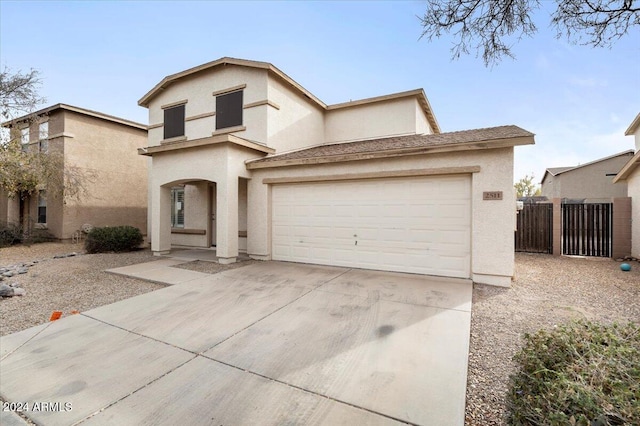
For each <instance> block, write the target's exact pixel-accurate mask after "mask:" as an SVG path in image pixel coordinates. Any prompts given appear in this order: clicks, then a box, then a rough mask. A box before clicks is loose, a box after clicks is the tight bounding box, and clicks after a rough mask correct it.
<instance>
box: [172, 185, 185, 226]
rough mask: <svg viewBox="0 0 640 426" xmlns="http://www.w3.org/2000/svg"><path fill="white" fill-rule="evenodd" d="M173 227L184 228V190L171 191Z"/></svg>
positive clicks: (173, 189) (181, 188)
mask: <svg viewBox="0 0 640 426" xmlns="http://www.w3.org/2000/svg"><path fill="white" fill-rule="evenodd" d="M171 227H172V228H184V188H183V187H177V188H172V189H171Z"/></svg>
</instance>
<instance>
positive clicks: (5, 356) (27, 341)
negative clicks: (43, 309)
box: [0, 322, 52, 361]
mask: <svg viewBox="0 0 640 426" xmlns="http://www.w3.org/2000/svg"><path fill="white" fill-rule="evenodd" d="M51 324H52V322H49V324H47V326H46V327H43V328H42V330H40V331H38V332H37V333H36V334H34V335H33V336H31V337H29V338H28V339H27V340H25V341H24V342H22V344H21V345H19V346H17V347H16V348H14V349H13V350H12V351H10V352H7V353H6V354H4V356H3V357H2V358H0V361H4V360H5V359H6V358H8V357H9V355H11V354H13V353H15V352H16V351H17V350H18V349H20V348H21V347H23V346H24V345H26V344H27V343H29V342H30V341H32V340H33V339H34V338H35V337H36V336H38V335H39V334H40V333H42V332H43V331H45V330H46V329H47V328H49V326H50V325H51Z"/></svg>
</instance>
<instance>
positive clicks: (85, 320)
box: [0, 260, 472, 425]
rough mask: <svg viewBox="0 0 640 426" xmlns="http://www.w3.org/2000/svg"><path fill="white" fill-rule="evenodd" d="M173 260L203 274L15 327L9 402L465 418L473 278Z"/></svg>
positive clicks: (283, 421) (175, 411)
mask: <svg viewBox="0 0 640 426" xmlns="http://www.w3.org/2000/svg"><path fill="white" fill-rule="evenodd" d="M159 262H160V263H158V262H153V266H154V267H152V268H147V270H148V271H149V275H150V276H151V277H152V278H154V280H160V281H161V277H162V270H164V271H165V272H166V273H167V276H169V277H170V278H171V279H172V280H175V279H176V277H177V276H178V275H179V273H180V271H183V272H184V273H185V274H186V275H188V276H189V277H190V279H189V280H187V281H184V280H183V281H180V283H178V284H176V285H173V286H170V287H167V288H164V289H161V290H157V291H154V292H152V293H147V294H143V295H141V296H137V297H134V298H131V299H127V300H124V301H121V302H117V303H114V304H112V305H108V306H103V307H101V308H97V309H93V310H90V311H87V312H83V313H82V314H80V315H73V316H69V317H66V318H63V319H61V320H59V321H55V322H52V323H48V324H44V325H41V326H38V327H34V328H31V329H28V330H25V331H22V332H20V333H16V334H12V335H9V336H4V337H2V338H1V339H0V350H1V357H2V360H1V361H0V395H1V396H2V398H3V399H4V400H5V401H8V402H13V403H22V404H23V411H24V404H28V405H27V409H28V411H24V413H25V414H26V415H27V416H28V417H30V418H31V419H33V420H35V421H36V422H38V423H41V424H45V425H72V424H76V423H81V424H82V425H94V424H95V425H103V424H109V425H165V424H166V425H175V424H185V425H198V424H202V425H210V424H215V425H257V424H260V425H296V424H327V425H342V424H344V425H354V424H358V425H365V424H367V425H368V424H372V425H378V424H380V425H382V424H415V425H434V424H438V425H462V424H463V423H464V404H465V390H466V375H467V356H468V348H469V328H470V319H471V314H470V310H471V291H472V285H471V282H470V281H466V280H458V279H444V278H434V277H427V276H420V275H411V274H399V273H388V272H377V271H365V270H358V269H348V268H339V267H326V266H314V265H303V264H295V263H282V262H260V263H255V264H252V265H249V266H245V267H242V268H238V269H234V270H228V271H225V272H222V273H219V274H215V275H207V274H201V273H196V275H194V274H190V272H192V271H186V270H182V269H177V268H173V267H172V265H175V262H176V261H168V260H164V261H159ZM172 262H173V263H172ZM146 265H151V264H146ZM136 267H137V269H136V268H135V267H134V269H135V270H137V271H138V274H139V275H138V276H139V277H140V278H145V276H144V275H145V274H144V273H143V272H140V271H142V270H143V269H145V268H144V266H140V265H136ZM162 268H164V269H162ZM197 274H200V275H197ZM158 277H160V278H158ZM14 408H18V407H16V406H14ZM7 418H8V413H3V420H4V419H7ZM13 420H16V419H15V418H13ZM7 421H8V420H7Z"/></svg>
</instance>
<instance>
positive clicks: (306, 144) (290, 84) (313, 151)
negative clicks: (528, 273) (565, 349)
mask: <svg viewBox="0 0 640 426" xmlns="http://www.w3.org/2000/svg"><path fill="white" fill-rule="evenodd" d="M139 104H140V105H142V106H144V107H147V108H148V109H149V145H148V147H146V148H143V149H141V150H139V152H140V154H142V155H145V156H149V157H151V166H150V169H149V191H150V197H149V200H150V204H149V214H150V216H149V223H150V236H151V247H152V250H153V251H154V252H155V253H157V254H162V253H167V252H169V251H170V249H171V247H172V245H180V246H191V247H211V246H214V247H215V249H216V251H217V253H216V255H217V256H218V258H219V260H220V262H223V263H225V262H233V261H235V259H236V257H237V256H238V253H239V252H246V253H247V254H248V255H249V256H251V257H252V258H256V259H264V260H269V259H273V260H282V261H293V262H304V263H313V264H323V265H338V266H347V267H356V268H368V269H378V270H388V271H401V272H410V273H419V274H430V275H439V276H448V277H462V278H471V279H473V280H474V281H476V282H480V283H488V284H495V285H504V286H508V285H510V281H511V277H512V276H513V267H514V247H513V244H514V239H513V232H514V228H515V214H516V210H515V194H514V190H513V149H514V146H516V145H523V144H532V143H534V139H533V134H532V133H530V132H528V131H525V130H523V129H521V128H519V127H516V126H502V127H494V128H486V129H477V130H466V131H459V132H451V133H442V132H441V131H440V127H439V125H438V122H437V121H436V118H435V116H434V113H433V111H432V108H431V106H430V104H429V101H428V100H427V97H426V96H425V93H424V91H423V90H422V89H418V90H412V91H408V92H402V93H394V94H390V95H385V96H379V97H375V98H370V99H362V100H357V101H352V102H346V103H341V104H336V105H327V104H325V103H324V102H322V101H321V100H320V99H318V98H317V97H316V96H314V95H313V94H312V93H310V92H309V91H308V90H306V89H305V88H303V87H302V86H301V85H300V84H298V83H297V82H295V81H294V80H293V79H291V78H290V77H289V76H287V75H286V74H285V73H283V72H282V71H280V70H279V69H278V68H276V67H275V66H273V65H271V64H269V63H265V62H256V61H248V60H240V59H233V58H222V59H219V60H216V61H213V62H210V63H207V64H204V65H200V66H197V67H195V68H191V69H188V70H185V71H182V72H179V73H177V74H173V75H170V76H167V77H166V78H164V79H163V80H162V81H161V82H159V83H158V84H157V85H156V86H155V87H153V88H152V89H151V90H150V91H149V92H148V93H147V94H145V95H144V96H143V97H142V98H141V99H140V101H139Z"/></svg>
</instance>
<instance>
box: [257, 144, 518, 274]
mask: <svg viewBox="0 0 640 426" xmlns="http://www.w3.org/2000/svg"><path fill="white" fill-rule="evenodd" d="M452 166H456V167H463V166H480V168H481V171H480V172H479V173H474V174H473V175H472V241H471V246H472V249H471V262H472V265H471V270H472V278H473V280H474V281H476V282H479V283H486V284H493V285H502V286H508V285H510V282H511V277H512V276H513V268H514V247H513V244H514V237H513V230H514V227H515V214H516V211H515V194H514V191H513V148H503V149H493V150H482V151H464V152H455V153H444V154H433V155H419V156H418V155H416V156H410V157H409V156H408V157H397V158H392V159H386V160H371V161H369V160H367V161H354V162H344V163H331V164H325V165H309V166H304V167H302V166H295V167H286V168H285V167H283V168H276V169H256V170H253V174H254V175H253V179H251V180H250V181H249V194H248V195H249V217H248V235H249V239H248V253H249V254H250V255H253V256H254V257H256V258H264V259H268V258H270V256H271V240H270V239H271V229H270V220H271V218H270V215H271V207H270V188H271V187H270V185H267V184H263V183H262V180H263V179H264V178H275V177H298V176H299V177H303V176H317V175H322V176H330V175H334V174H346V173H377V172H384V171H393V170H413V169H433V168H446V167H452ZM483 191H502V192H503V197H504V198H503V199H502V200H500V201H485V200H483V199H482V192H483Z"/></svg>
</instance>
